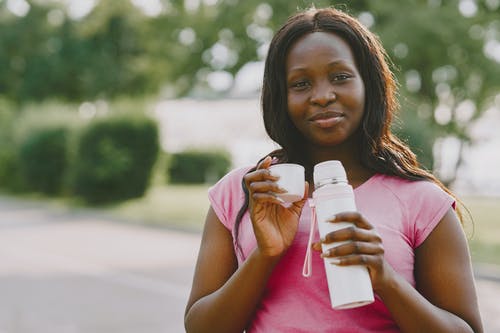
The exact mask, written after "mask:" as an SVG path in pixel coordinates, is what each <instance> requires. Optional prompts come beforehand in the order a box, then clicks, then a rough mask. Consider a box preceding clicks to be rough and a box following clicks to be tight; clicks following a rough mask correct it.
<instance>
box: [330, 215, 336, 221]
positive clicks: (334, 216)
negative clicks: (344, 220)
mask: <svg viewBox="0 0 500 333" xmlns="http://www.w3.org/2000/svg"><path fill="white" fill-rule="evenodd" d="M336 217H337V215H332V216H330V218H329V220H330V221H335V218H336Z"/></svg>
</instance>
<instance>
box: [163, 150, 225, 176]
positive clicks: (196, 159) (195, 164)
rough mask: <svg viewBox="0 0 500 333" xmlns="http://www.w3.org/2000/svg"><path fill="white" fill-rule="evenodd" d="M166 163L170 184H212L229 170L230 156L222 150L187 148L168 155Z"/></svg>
mask: <svg viewBox="0 0 500 333" xmlns="http://www.w3.org/2000/svg"><path fill="white" fill-rule="evenodd" d="M167 165H168V166H167V178H168V179H169V181H170V183H172V184H214V183H215V182H216V181H217V180H219V179H220V178H222V176H224V175H225V174H226V173H227V172H228V171H229V168H230V166H231V158H230V156H229V154H228V153H227V152H225V151H222V150H214V151H198V150H187V151H183V152H180V153H175V154H172V155H170V157H169V161H168V164H167Z"/></svg>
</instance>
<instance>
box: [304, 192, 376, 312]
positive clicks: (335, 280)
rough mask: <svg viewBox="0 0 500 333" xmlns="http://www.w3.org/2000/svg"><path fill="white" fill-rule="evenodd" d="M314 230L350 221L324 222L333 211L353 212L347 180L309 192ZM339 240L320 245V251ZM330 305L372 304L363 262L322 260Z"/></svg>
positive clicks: (323, 232)
mask: <svg viewBox="0 0 500 333" xmlns="http://www.w3.org/2000/svg"><path fill="white" fill-rule="evenodd" d="M313 202H314V205H315V209H316V218H317V222H318V230H319V234H320V236H321V237H322V238H323V237H325V235H326V234H328V233H330V232H333V231H336V230H339V229H342V228H346V227H349V226H351V225H352V223H350V222H341V223H338V222H336V223H331V222H328V220H329V219H331V218H332V217H333V216H334V215H335V214H337V213H340V212H346V211H356V210H357V209H356V203H355V201H354V192H353V189H352V187H351V186H350V185H349V184H347V183H331V184H326V185H323V186H321V187H319V188H318V189H316V190H315V191H314V192H313ZM342 243H343V242H336V243H332V244H327V245H325V244H323V245H322V247H323V252H325V251H326V250H327V249H329V248H332V247H335V246H338V245H340V244H342ZM324 264H325V272H326V277H327V281H328V289H329V293H330V300H331V305H332V308H334V309H349V308H355V307H359V306H363V305H366V304H369V303H372V302H373V300H374V298H373V289H372V285H371V280H370V275H369V273H368V269H367V268H366V266H363V265H353V266H337V265H335V264H332V263H331V262H330V259H329V258H325V259H324Z"/></svg>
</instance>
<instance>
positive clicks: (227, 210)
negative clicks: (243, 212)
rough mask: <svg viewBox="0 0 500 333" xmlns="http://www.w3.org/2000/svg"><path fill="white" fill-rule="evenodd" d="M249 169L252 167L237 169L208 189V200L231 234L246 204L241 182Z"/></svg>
mask: <svg viewBox="0 0 500 333" xmlns="http://www.w3.org/2000/svg"><path fill="white" fill-rule="evenodd" d="M249 169H250V167H245V168H239V169H235V170H233V171H231V172H229V173H228V174H227V175H225V176H224V177H223V178H221V179H220V180H219V181H218V182H217V183H216V184H215V185H214V186H212V187H210V188H209V189H208V199H209V201H210V205H211V206H212V209H213V210H214V211H215V214H216V215H217V217H218V218H219V220H220V221H221V222H222V224H224V226H225V227H226V228H227V229H229V230H230V231H231V232H232V230H233V227H234V223H235V220H236V216H237V215H238V211H239V210H240V208H241V207H242V205H243V203H244V202H245V193H244V192H243V188H242V186H241V182H242V180H243V176H244V175H245V174H246V173H247V172H248V170H249Z"/></svg>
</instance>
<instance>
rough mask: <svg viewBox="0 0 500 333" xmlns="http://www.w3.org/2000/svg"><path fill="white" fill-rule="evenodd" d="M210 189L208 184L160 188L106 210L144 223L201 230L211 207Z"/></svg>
mask: <svg viewBox="0 0 500 333" xmlns="http://www.w3.org/2000/svg"><path fill="white" fill-rule="evenodd" d="M208 188H209V186H208V185H169V186H158V185H156V186H153V187H151V188H150V190H149V191H148V192H147V193H146V195H145V196H144V197H142V198H140V199H134V200H128V201H126V202H124V203H121V204H118V205H115V206H111V207H108V208H105V211H106V212H107V213H110V214H112V215H114V216H117V217H119V218H125V219H127V220H133V221H136V222H139V223H143V224H148V225H154V226H167V227H174V228H179V229H185V230H191V231H201V230H202V228H203V223H204V221H205V215H206V213H207V210H208V207H209V202H208V196H207V192H208Z"/></svg>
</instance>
